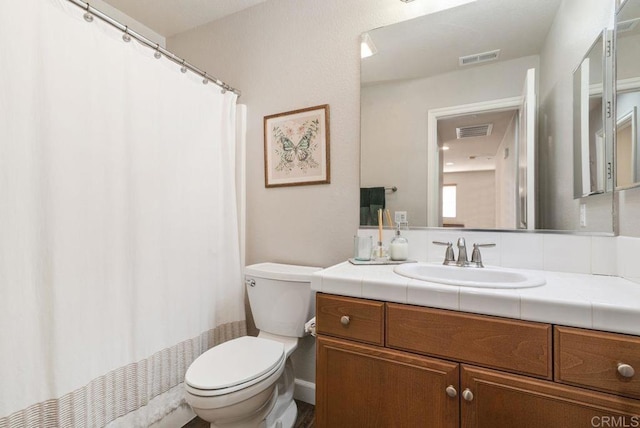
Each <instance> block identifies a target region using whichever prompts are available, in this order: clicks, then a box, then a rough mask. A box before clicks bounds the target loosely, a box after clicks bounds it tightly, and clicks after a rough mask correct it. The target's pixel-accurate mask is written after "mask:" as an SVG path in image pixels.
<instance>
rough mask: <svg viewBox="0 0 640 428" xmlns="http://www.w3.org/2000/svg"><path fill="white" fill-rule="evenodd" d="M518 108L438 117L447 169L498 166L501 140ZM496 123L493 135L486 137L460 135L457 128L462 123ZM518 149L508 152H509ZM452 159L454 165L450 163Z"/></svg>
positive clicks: (480, 168) (451, 170)
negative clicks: (444, 147)
mask: <svg viewBox="0 0 640 428" xmlns="http://www.w3.org/2000/svg"><path fill="white" fill-rule="evenodd" d="M516 114H517V110H510V111H501V112H488V113H479V114H470V115H465V116H457V117H452V118H445V119H440V120H438V136H439V137H440V141H442V145H443V146H448V147H449V150H446V151H444V152H443V166H442V168H443V172H445V173H447V172H462V171H486V170H494V169H496V157H498V156H501V157H504V156H505V154H504V153H497V151H498V148H499V147H500V143H502V140H503V138H504V137H505V135H506V131H507V129H508V127H509V124H510V123H511V121H512V120H513V119H514V116H515V115H516ZM488 123H491V124H493V130H492V132H491V135H489V136H486V137H469V138H462V139H457V138H456V128H457V127H461V126H471V125H484V124H488ZM511 155H514V156H515V153H511V154H508V156H511ZM447 163H452V164H453V165H447Z"/></svg>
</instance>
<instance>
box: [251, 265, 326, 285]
mask: <svg viewBox="0 0 640 428" xmlns="http://www.w3.org/2000/svg"><path fill="white" fill-rule="evenodd" d="M320 270H322V268H319V267H310V266H297V265H286V264H280V263H258V264H255V265H251V266H247V267H245V268H244V273H245V275H249V276H254V277H257V278H264V279H274V280H278V281H299V282H310V281H311V275H312V274H313V273H314V272H318V271H320Z"/></svg>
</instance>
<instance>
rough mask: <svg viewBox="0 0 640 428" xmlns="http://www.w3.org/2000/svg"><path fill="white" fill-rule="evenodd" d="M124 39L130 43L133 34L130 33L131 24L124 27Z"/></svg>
mask: <svg viewBox="0 0 640 428" xmlns="http://www.w3.org/2000/svg"><path fill="white" fill-rule="evenodd" d="M122 40H124V41H125V42H127V43H129V42H130V41H131V36H130V35H129V26H125V27H124V34H123V35H122Z"/></svg>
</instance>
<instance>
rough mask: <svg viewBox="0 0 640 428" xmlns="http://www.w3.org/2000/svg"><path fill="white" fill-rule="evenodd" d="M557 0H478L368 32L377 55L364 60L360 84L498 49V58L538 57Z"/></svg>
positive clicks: (440, 67)
mask: <svg viewBox="0 0 640 428" xmlns="http://www.w3.org/2000/svg"><path fill="white" fill-rule="evenodd" d="M559 4H560V0H535V1H531V0H477V1H475V2H473V3H468V4H465V5H464V6H460V7H455V8H452V9H448V10H445V11H442V12H438V13H437V14H430V15H425V16H422V17H419V18H415V19H412V20H409V21H405V22H403V23H402V25H389V26H386V27H381V28H376V29H375V30H372V31H369V36H370V37H371V39H372V40H373V43H374V44H375V46H376V48H377V51H378V52H377V54H376V55H373V56H371V57H368V58H364V59H363V60H362V67H361V72H362V73H361V82H362V84H363V85H367V84H375V83H377V82H385V81H392V80H401V79H415V78H424V77H429V76H435V75H438V74H441V73H446V72H449V71H453V70H457V69H459V65H458V58H459V57H460V56H465V55H472V54H478V53H483V52H488V51H492V50H495V49H500V50H501V51H500V57H499V60H500V61H504V60H509V59H514V58H520V57H523V56H529V55H537V54H539V53H540V50H541V49H542V46H543V43H544V40H545V38H546V35H547V33H548V31H549V28H550V27H551V24H552V22H553V19H554V18H555V15H556V12H557V10H558V7H559Z"/></svg>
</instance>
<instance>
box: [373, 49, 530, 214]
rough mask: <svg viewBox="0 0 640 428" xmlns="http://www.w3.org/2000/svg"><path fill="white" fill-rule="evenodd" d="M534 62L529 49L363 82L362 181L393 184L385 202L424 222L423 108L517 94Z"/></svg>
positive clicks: (425, 126)
mask: <svg viewBox="0 0 640 428" xmlns="http://www.w3.org/2000/svg"><path fill="white" fill-rule="evenodd" d="M538 66H539V61H538V56H537V55H534V56H527V57H523V58H518V59H514V60H510V61H501V62H497V63H493V64H486V65H484V66H482V67H475V68H471V69H463V70H457V71H454V72H450V73H444V74H440V75H438V76H434V77H431V78H425V79H413V80H406V81H400V82H391V83H386V84H379V85H373V86H368V87H365V88H363V89H362V94H361V95H362V104H361V109H362V111H361V121H362V122H361V123H362V130H363V131H362V136H361V137H362V148H361V150H362V170H361V179H362V185H363V187H370V186H371V187H373V186H387V187H388V186H397V187H398V192H396V193H395V194H392V195H388V196H389V197H388V199H387V202H388V204H387V205H388V208H389V209H390V210H391V211H392V212H393V211H395V210H400V211H407V213H408V217H409V225H413V226H422V227H424V226H426V225H427V200H429V199H430V198H429V197H428V196H427V161H428V159H427V112H428V111H429V110H431V109H437V108H442V107H452V106H459V105H465V104H471V103H477V102H483V101H490V100H496V99H501V98H510V97H517V96H520V95H521V94H522V85H523V83H524V80H525V76H526V73H527V70H528V69H529V68H537V67H538ZM517 76H520V79H518V78H517ZM491 227H495V222H494V223H493V225H492V226H491Z"/></svg>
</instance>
